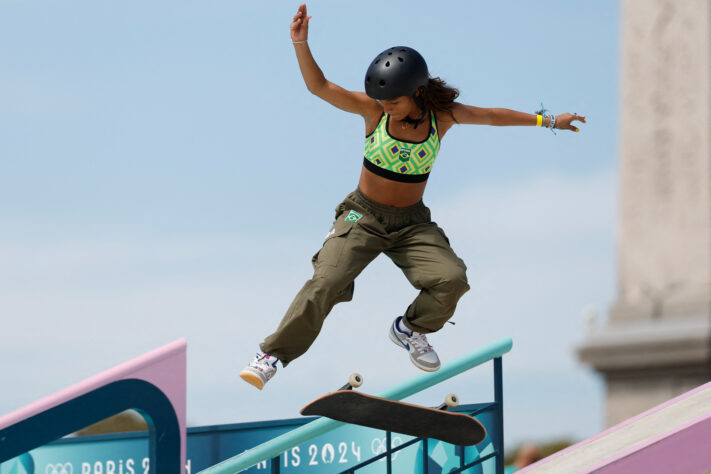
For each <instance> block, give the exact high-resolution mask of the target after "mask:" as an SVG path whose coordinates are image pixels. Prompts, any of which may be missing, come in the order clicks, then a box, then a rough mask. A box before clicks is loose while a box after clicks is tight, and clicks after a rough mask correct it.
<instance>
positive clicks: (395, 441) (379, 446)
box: [370, 436, 402, 461]
mask: <svg viewBox="0 0 711 474" xmlns="http://www.w3.org/2000/svg"><path fill="white" fill-rule="evenodd" d="M386 439H387V438H373V440H372V441H371V442H370V451H371V452H372V453H373V454H375V455H376V456H377V455H378V454H382V453H384V452H385V451H387V450H388V443H387V442H386ZM401 444H402V438H400V437H399V436H394V437H393V438H392V439H391V440H390V449H392V448H397V447H398V446H400V445H401ZM398 454H400V451H397V452H395V453H393V461H394V460H395V459H397V455H398ZM382 460H383V459H381V461H382Z"/></svg>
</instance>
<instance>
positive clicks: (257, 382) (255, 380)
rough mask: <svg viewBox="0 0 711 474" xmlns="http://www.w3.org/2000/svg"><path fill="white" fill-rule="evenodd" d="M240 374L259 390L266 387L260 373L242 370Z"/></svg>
mask: <svg viewBox="0 0 711 474" xmlns="http://www.w3.org/2000/svg"><path fill="white" fill-rule="evenodd" d="M239 376H240V378H241V379H242V380H244V381H245V382H247V383H248V384H250V385H254V386H255V387H257V388H258V389H259V390H261V389H263V388H264V381H263V380H262V379H261V378H260V377H259V376H258V375H255V374H253V373H252V372H249V371H246V370H243V371H242V372H240V374H239Z"/></svg>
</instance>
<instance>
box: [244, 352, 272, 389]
mask: <svg viewBox="0 0 711 474" xmlns="http://www.w3.org/2000/svg"><path fill="white" fill-rule="evenodd" d="M277 362H279V359H277V358H276V357H273V356H270V355H269V354H265V353H264V352H257V355H256V356H255V357H254V359H253V360H252V362H250V363H249V365H248V366H247V367H245V368H244V369H242V372H240V373H239V376H240V377H242V380H244V381H245V382H247V383H248V384H251V385H254V386H255V387H257V388H258V389H259V390H261V389H263V388H264V384H266V383H267V382H269V379H271V378H272V377H273V376H274V374H276V371H277V366H276V364H277Z"/></svg>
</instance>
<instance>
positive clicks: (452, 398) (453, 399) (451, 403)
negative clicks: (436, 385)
mask: <svg viewBox="0 0 711 474" xmlns="http://www.w3.org/2000/svg"><path fill="white" fill-rule="evenodd" d="M458 405H459V397H457V395H455V394H454V393H450V394H449V395H447V396H446V397H445V398H444V403H443V404H441V405H440V406H438V407H437V409H438V410H447V408H454V407H456V406H458Z"/></svg>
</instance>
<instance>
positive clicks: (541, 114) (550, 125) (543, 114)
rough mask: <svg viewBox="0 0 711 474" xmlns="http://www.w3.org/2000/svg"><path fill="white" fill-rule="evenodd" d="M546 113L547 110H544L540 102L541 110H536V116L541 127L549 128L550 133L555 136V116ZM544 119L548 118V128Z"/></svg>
mask: <svg viewBox="0 0 711 474" xmlns="http://www.w3.org/2000/svg"><path fill="white" fill-rule="evenodd" d="M547 112H548V110H546V108H545V107H544V106H543V102H541V110H537V111H536V114H538V116H539V117H541V122H542V126H544V127H546V128H550V129H551V132H553V135H557V133H555V123H556V120H555V115H554V114H550V113H547ZM546 117H550V121H549V122H548V126H546Z"/></svg>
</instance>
